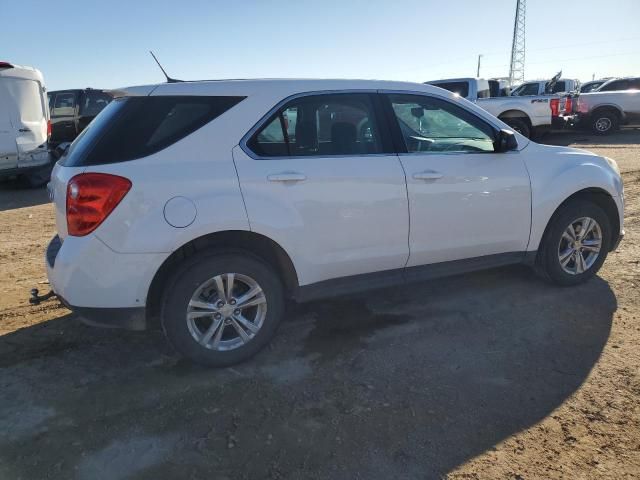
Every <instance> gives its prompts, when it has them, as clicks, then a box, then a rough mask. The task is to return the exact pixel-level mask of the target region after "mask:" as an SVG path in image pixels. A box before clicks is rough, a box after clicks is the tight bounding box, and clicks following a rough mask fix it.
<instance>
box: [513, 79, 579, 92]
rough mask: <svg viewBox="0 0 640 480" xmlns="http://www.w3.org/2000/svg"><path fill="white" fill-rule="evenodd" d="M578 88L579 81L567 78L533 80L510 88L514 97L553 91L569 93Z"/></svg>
mask: <svg viewBox="0 0 640 480" xmlns="http://www.w3.org/2000/svg"><path fill="white" fill-rule="evenodd" d="M579 90H580V82H579V81H578V80H572V79H569V78H560V79H557V80H555V82H554V81H553V80H534V81H531V82H525V83H522V84H520V85H518V86H517V87H516V88H514V89H513V90H511V95H513V96H514V97H525V96H530V95H552V94H554V93H571V92H577V91H579Z"/></svg>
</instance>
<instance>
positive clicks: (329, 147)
mask: <svg viewBox="0 0 640 480" xmlns="http://www.w3.org/2000/svg"><path fill="white" fill-rule="evenodd" d="M247 146H248V147H249V149H251V150H252V151H253V152H254V153H256V154H257V155H259V156H263V157H283V156H316V157H322V156H331V155H366V154H374V153H382V151H383V149H382V144H381V137H380V134H379V130H378V125H377V122H376V118H375V115H374V110H373V104H372V102H371V97H370V96H369V94H366V93H340V94H327V95H311V96H306V97H301V98H297V99H295V100H292V101H291V102H289V103H287V104H286V105H284V106H283V107H282V108H280V109H278V111H277V112H276V113H274V114H273V115H272V117H271V118H270V119H269V120H268V121H267V122H266V123H265V124H264V125H263V126H262V128H260V129H259V130H258V132H256V133H255V134H254V135H253V136H252V137H251V139H250V140H249V141H248V142H247Z"/></svg>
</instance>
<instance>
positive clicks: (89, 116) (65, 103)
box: [47, 88, 113, 147]
mask: <svg viewBox="0 0 640 480" xmlns="http://www.w3.org/2000/svg"><path fill="white" fill-rule="evenodd" d="M47 96H48V97H49V110H50V111H51V138H50V139H49V145H50V146H52V147H55V146H57V145H59V144H61V143H64V142H73V140H75V138H76V137H77V136H78V135H79V134H80V132H82V130H84V128H85V127H86V126H87V125H89V122H90V121H91V120H93V119H94V118H95V116H96V115H98V113H100V112H101V111H102V109H103V108H104V107H106V106H107V105H108V104H109V102H111V100H113V96H112V95H111V94H110V93H109V92H106V91H104V90H94V89H92V88H87V89H85V90H80V89H78V90H57V91H54V92H48V93H47Z"/></svg>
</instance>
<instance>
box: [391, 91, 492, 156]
mask: <svg viewBox="0 0 640 480" xmlns="http://www.w3.org/2000/svg"><path fill="white" fill-rule="evenodd" d="M389 99H390V100H391V105H392V107H393V111H394V113H395V114H396V118H397V119H398V124H399V125H400V130H401V132H402V136H403V137H404V141H405V146H406V147H407V151H408V152H409V153H414V152H424V153H442V152H493V151H494V148H493V141H494V134H495V133H494V130H493V128H492V127H491V126H490V125H488V124H487V123H485V122H484V121H483V120H481V119H480V118H478V117H476V116H475V115H473V114H472V113H470V112H468V111H467V110H464V109H463V108H460V107H458V106H457V105H454V104H452V103H450V102H447V101H444V100H440V99H437V98H433V97H427V96H421V95H401V94H398V95H389Z"/></svg>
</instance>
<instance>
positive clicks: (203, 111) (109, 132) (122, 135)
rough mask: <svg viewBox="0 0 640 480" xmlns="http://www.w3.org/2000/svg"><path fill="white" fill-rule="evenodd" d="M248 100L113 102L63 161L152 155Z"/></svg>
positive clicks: (92, 161) (144, 99) (137, 99)
mask: <svg viewBox="0 0 640 480" xmlns="http://www.w3.org/2000/svg"><path fill="white" fill-rule="evenodd" d="M244 98H245V97H203V96H158V97H125V98H120V99H117V100H114V101H113V102H111V103H110V104H109V105H107V106H106V107H105V108H104V110H102V111H101V112H100V113H99V114H98V116H97V117H96V118H95V119H94V120H93V121H92V122H91V123H90V124H89V126H88V127H87V128H86V129H85V130H83V132H82V134H80V136H78V138H77V139H76V140H75V141H74V142H73V144H72V145H71V147H70V148H69V152H68V153H67V155H66V156H65V157H64V159H63V161H62V165H64V166H68V167H82V166H88V165H100V164H105V163H115V162H124V161H127V160H134V159H136V158H142V157H146V156H149V155H151V154H153V153H156V152H159V151H160V150H163V149H165V148H167V147H168V146H169V145H172V144H174V143H176V142H177V141H178V140H181V139H182V138H184V137H186V136H187V135H189V134H191V133H193V132H195V131H196V130H198V129H199V128H201V127H202V126H204V125H206V124H207V123H209V122H210V121H211V120H213V119H214V118H216V117H218V116H220V115H222V114H223V113H224V112H226V111H227V110H229V109H230V108H232V107H233V106H235V105H237V104H238V103H239V102H240V101H242V100H243V99H244Z"/></svg>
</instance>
